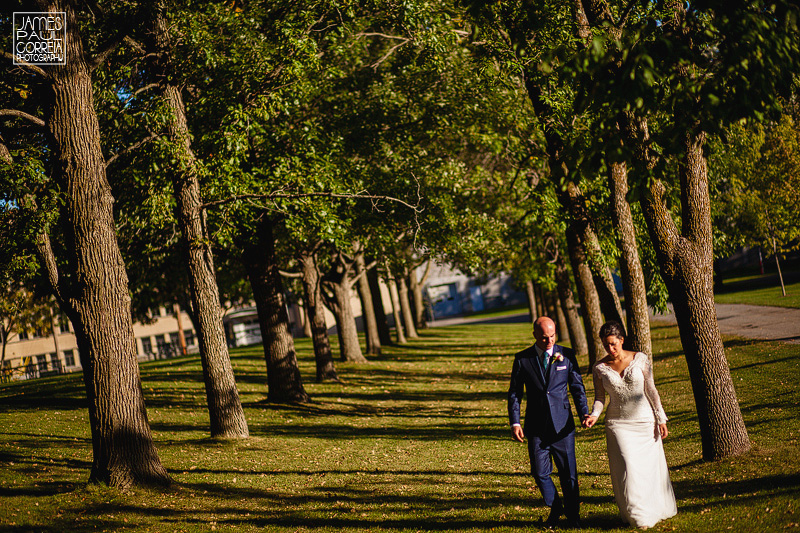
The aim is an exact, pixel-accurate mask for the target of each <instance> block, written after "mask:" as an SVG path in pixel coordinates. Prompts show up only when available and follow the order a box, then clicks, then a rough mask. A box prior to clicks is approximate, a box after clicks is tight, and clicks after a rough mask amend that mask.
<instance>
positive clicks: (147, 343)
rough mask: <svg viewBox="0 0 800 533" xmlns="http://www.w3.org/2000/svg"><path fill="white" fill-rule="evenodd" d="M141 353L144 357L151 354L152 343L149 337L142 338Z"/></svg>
mask: <svg viewBox="0 0 800 533" xmlns="http://www.w3.org/2000/svg"><path fill="white" fill-rule="evenodd" d="M142 353H143V354H145V355H150V354H152V353H153V342H152V341H151V340H150V337H142Z"/></svg>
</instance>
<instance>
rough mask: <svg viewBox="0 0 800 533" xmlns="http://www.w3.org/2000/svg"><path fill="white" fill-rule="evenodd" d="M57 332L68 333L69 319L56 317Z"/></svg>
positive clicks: (64, 316) (62, 316) (63, 316)
mask: <svg viewBox="0 0 800 533" xmlns="http://www.w3.org/2000/svg"><path fill="white" fill-rule="evenodd" d="M58 332H59V333H69V332H70V327H69V319H68V318H67V316H66V315H61V316H59V317H58Z"/></svg>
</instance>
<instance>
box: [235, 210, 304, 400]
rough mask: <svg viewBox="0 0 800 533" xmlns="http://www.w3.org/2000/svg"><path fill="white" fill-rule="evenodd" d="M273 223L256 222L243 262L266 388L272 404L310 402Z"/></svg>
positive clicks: (263, 218) (263, 219) (264, 216)
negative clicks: (258, 332)
mask: <svg viewBox="0 0 800 533" xmlns="http://www.w3.org/2000/svg"><path fill="white" fill-rule="evenodd" d="M274 224H275V221H274V220H272V219H271V218H270V217H269V215H268V214H267V213H263V214H262V216H261V218H260V220H257V225H256V237H255V239H254V240H252V241H250V242H248V243H247V244H245V245H244V251H243V254H242V257H243V262H244V264H245V268H246V270H247V275H248V277H249V278H250V284H251V285H252V287H253V299H255V301H256V308H257V310H258V321H259V324H260V326H261V338H262V339H263V342H264V357H265V359H266V364H267V387H268V399H269V401H270V402H307V401H309V396H308V393H306V390H305V388H304V387H303V381H302V378H301V376H300V370H299V369H298V367H297V352H296V351H295V348H294V339H293V338H292V333H291V331H290V330H289V317H288V315H287V313H286V300H285V296H284V293H283V281H282V280H281V275H280V272H279V269H278V261H277V257H276V255H275V237H274V233H273V225H274Z"/></svg>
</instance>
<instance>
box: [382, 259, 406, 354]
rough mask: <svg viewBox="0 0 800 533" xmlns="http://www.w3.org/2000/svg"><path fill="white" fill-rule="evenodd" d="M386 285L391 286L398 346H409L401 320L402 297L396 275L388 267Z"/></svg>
mask: <svg viewBox="0 0 800 533" xmlns="http://www.w3.org/2000/svg"><path fill="white" fill-rule="evenodd" d="M386 283H387V284H388V285H389V296H390V297H391V298H392V315H393V317H394V330H395V333H396V335H397V344H407V343H408V341H407V340H406V334H405V332H404V331H403V322H402V319H401V318H400V295H399V294H398V292H397V284H396V283H395V282H394V275H392V272H391V270H389V268H388V266H387V267H386Z"/></svg>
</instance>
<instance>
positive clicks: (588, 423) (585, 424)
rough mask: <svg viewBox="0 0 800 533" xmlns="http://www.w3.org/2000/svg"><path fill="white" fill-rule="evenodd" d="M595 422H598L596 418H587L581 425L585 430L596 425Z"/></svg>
mask: <svg viewBox="0 0 800 533" xmlns="http://www.w3.org/2000/svg"><path fill="white" fill-rule="evenodd" d="M595 422H597V417H596V416H587V417H586V418H584V419H583V422H581V425H582V426H583V427H585V428H590V427H592V426H593V425H594V423H595Z"/></svg>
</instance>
